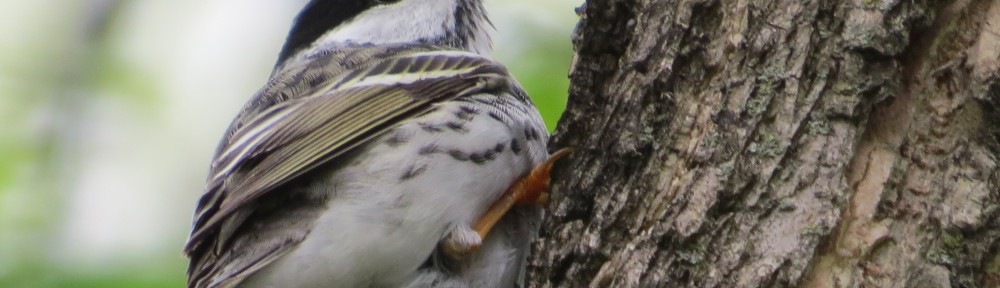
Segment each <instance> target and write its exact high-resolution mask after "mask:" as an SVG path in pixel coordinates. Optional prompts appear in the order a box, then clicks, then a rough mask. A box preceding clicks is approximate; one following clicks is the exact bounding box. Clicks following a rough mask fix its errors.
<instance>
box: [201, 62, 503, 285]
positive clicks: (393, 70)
mask: <svg viewBox="0 0 1000 288" xmlns="http://www.w3.org/2000/svg"><path fill="white" fill-rule="evenodd" d="M361 54H364V53H361ZM364 55H372V57H373V58H371V59H369V61H368V63H372V64H371V65H368V66H364V65H357V66H358V67H357V68H354V69H344V70H343V71H342V72H341V73H338V75H333V76H332V77H322V78H317V77H313V78H312V79H303V78H302V77H287V76H286V75H283V74H282V72H281V71H279V72H277V73H276V74H275V76H273V77H272V78H273V79H274V78H275V77H277V78H278V79H282V78H284V79H293V80H292V81H293V82H294V81H295V79H296V78H299V79H297V80H298V81H308V82H310V83H308V85H305V86H306V87H305V89H303V88H301V87H302V86H303V84H302V83H279V84H284V85H280V86H279V87H299V88H298V89H299V90H302V91H304V92H303V93H302V95H292V97H287V96H288V95H284V94H282V96H285V97H287V99H285V100H284V101H275V100H273V99H274V97H275V96H269V95H258V96H257V98H260V97H272V101H273V102H277V103H274V105H272V106H271V107H270V108H267V109H265V110H263V111H260V112H259V113H257V114H256V115H254V116H252V117H249V118H247V119H249V120H248V121H245V122H244V123H242V125H235V124H234V126H233V128H231V129H233V130H234V131H233V132H232V134H231V137H228V139H226V140H224V142H223V144H222V145H220V147H219V150H218V151H219V152H218V153H217V155H216V159H215V161H213V165H212V174H211V176H210V177H209V181H208V185H207V187H206V190H205V194H204V195H203V196H202V199H201V200H200V201H199V203H198V209H197V212H196V214H195V223H194V229H193V231H192V233H191V237H190V239H189V240H188V244H187V246H186V247H185V252H186V253H187V254H188V255H190V256H191V257H192V266H191V267H190V268H189V271H188V273H189V274H190V275H191V279H190V280H189V282H190V283H189V285H191V286H199V287H200V286H203V285H205V281H204V279H206V278H213V279H217V280H212V281H211V282H212V283H216V284H219V283H228V282H232V281H230V280H236V281H237V282H238V279H241V278H242V277H245V276H247V275H248V274H249V273H252V272H253V271H255V270H257V269H259V268H260V267H262V266H263V265H266V264H267V263H269V262H270V261H273V260H274V259H275V258H277V256H280V255H281V254H282V253H284V251H268V252H267V253H264V254H265V255H257V256H256V257H259V258H258V259H259V260H256V263H250V264H245V265H243V266H245V267H243V268H241V269H235V270H233V267H229V266H232V265H228V264H227V263H215V262H216V261H218V255H219V253H221V251H222V250H225V249H226V245H228V244H227V243H229V241H230V238H231V236H232V235H233V233H234V231H235V230H236V229H237V228H238V227H239V226H240V225H241V223H242V221H243V220H244V219H245V218H246V217H247V215H248V214H249V212H248V208H251V209H252V207H251V206H248V205H250V203H252V201H254V200H255V199H258V198H260V197H261V196H262V195H264V194H266V193H269V192H272V191H274V189H275V188H277V187H278V186H280V185H282V184H284V183H287V182H288V181H290V180H292V179H294V178H295V177H297V176H300V175H302V174H303V173H306V172H308V171H310V170H311V169H313V168H316V167H317V166H319V165H322V164H323V163H326V162H328V161H330V160H333V159H335V158H337V157H338V156H340V155H342V154H343V153H345V152H347V151H348V150H350V149H351V148H353V147H356V146H358V145H360V144H362V143H364V142H366V141H367V140H369V139H371V138H373V137H375V136H378V135H380V134H381V133H382V132H384V131H386V130H387V129H388V128H390V127H392V126H393V125H395V124H398V123H400V122H401V121H404V120H405V119H408V118H411V117H414V116H416V115H420V114H422V113H424V112H426V111H427V110H428V109H430V108H431V106H432V105H433V104H434V103H437V102H441V101H447V100H450V99H454V98H457V97H461V96H464V95H469V94H471V93H475V92H477V91H484V90H492V89H497V88H498V87H499V86H498V85H506V84H505V83H506V82H505V80H503V79H505V78H506V73H507V72H506V71H505V69H504V68H503V67H502V66H500V65H499V64H497V63H495V62H493V61H491V60H489V59H486V58H484V57H482V56H478V55H475V54H471V53H465V52H455V51H440V50H437V51H435V50H428V49H426V48H414V49H412V50H402V51H393V53H382V55H379V53H374V52H373V53H367V54H364ZM380 57H381V58H380ZM342 61H345V60H343V59H342ZM354 61H356V60H354ZM293 68H294V67H293ZM288 70H294V69H288ZM315 79H322V80H325V81H315ZM273 84H274V83H272V85H273ZM277 92H278V93H287V91H277ZM262 93H264V92H262ZM259 100H260V99H255V101H259ZM265 100H267V99H265ZM279 100H281V99H279ZM238 120H239V118H238ZM300 240H301V239H300ZM289 246H290V245H289ZM211 247H214V249H211ZM283 250H287V249H283ZM222 266H226V267H225V268H222ZM221 270H225V271H229V272H225V271H223V272H220V271H221ZM230 270H232V271H230ZM233 271H235V272H233ZM215 273H236V274H239V275H223V277H222V279H226V280H225V281H222V282H220V281H219V280H218V279H220V277H218V276H220V275H212V274H215ZM229 278H233V279H229ZM196 283H201V284H196ZM208 286H214V284H209V285H208ZM223 286H226V285H223Z"/></svg>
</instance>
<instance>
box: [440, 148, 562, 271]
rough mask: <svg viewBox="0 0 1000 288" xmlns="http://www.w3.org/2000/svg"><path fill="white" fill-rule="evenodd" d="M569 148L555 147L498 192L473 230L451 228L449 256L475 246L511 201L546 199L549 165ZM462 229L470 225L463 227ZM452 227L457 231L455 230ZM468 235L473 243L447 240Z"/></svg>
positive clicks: (513, 203) (498, 219) (508, 207)
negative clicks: (508, 186)
mask: <svg viewBox="0 0 1000 288" xmlns="http://www.w3.org/2000/svg"><path fill="white" fill-rule="evenodd" d="M570 152H572V149H569V148H563V149H559V151H556V153H552V155H550V156H549V158H547V159H545V161H542V163H539V164H538V166H535V168H533V169H531V173H528V175H525V176H524V177H521V178H518V179H517V180H516V181H514V184H513V185H511V186H510V188H508V189H507V191H506V192H504V193H503V195H502V196H500V199H498V200H497V201H496V202H493V205H491V206H490V208H489V209H488V210H486V213H483V216H481V217H479V220H476V223H475V224H474V225H473V226H472V227H471V229H474V230H468V231H460V230H454V229H453V230H452V232H451V233H450V235H449V236H448V237H447V238H445V241H444V249H445V253H446V254H448V255H449V256H451V257H453V258H460V257H462V256H464V255H466V254H468V253H471V252H473V251H475V250H476V249H478V248H479V245H480V244H482V239H486V235H487V234H489V233H490V229H493V225H496V224H497V221H500V218H501V217H503V215H505V214H507V211H509V210H510V208H511V207H514V205H525V204H545V203H548V201H549V192H548V191H549V175H550V172H551V171H552V165H553V164H555V162H556V160H559V158H562V157H563V156H566V154H569V153H570ZM465 229H470V228H469V227H465ZM456 231H460V232H459V233H457V234H456ZM466 232H471V233H474V234H475V236H477V237H471V235H464V234H465V233H466ZM472 238H476V239H477V240H478V242H475V245H467V244H466V243H469V242H462V241H452V240H451V239H472Z"/></svg>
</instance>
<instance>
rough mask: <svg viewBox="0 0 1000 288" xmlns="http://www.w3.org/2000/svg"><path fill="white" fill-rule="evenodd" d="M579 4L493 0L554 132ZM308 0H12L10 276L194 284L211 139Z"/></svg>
mask: <svg viewBox="0 0 1000 288" xmlns="http://www.w3.org/2000/svg"><path fill="white" fill-rule="evenodd" d="M582 1H583V0H544V1H539V0H492V1H487V9H488V10H489V12H490V13H491V18H492V19H493V22H494V24H495V26H496V28H497V33H495V34H494V46H495V48H496V53H495V57H496V58H498V59H500V60H501V61H502V62H504V63H506V64H507V65H508V66H509V68H510V69H511V70H512V71H513V73H514V75H515V76H517V78H518V79H519V80H520V81H521V83H522V84H523V86H525V88H526V89H527V90H528V92H529V94H530V95H531V96H532V97H533V98H534V99H535V101H536V103H537V104H538V106H539V108H540V109H541V110H542V114H543V116H544V117H545V120H546V122H547V124H548V125H549V128H550V130H551V129H552V128H553V127H554V126H555V123H556V120H558V117H559V115H560V114H561V113H562V110H563V107H564V106H565V97H566V88H567V85H568V81H567V79H566V74H567V70H568V67H569V63H570V59H571V57H572V51H571V45H570V40H569V39H570V38H569V37H570V33H571V31H572V28H573V25H575V23H576V20H577V17H576V15H575V14H574V12H573V9H574V7H576V6H578V5H580V4H582ZM305 2H306V1H305V0H135V1H126V0H75V1H72V0H33V1H2V2H0V123H2V124H0V287H181V286H183V283H184V279H185V278H184V277H185V276H184V273H185V267H186V265H187V261H186V258H184V256H183V255H182V253H181V246H182V245H183V244H184V242H185V240H186V238H187V233H188V229H189V223H190V220H191V214H192V211H193V209H194V203H195V200H196V199H197V197H198V196H199V194H200V193H201V189H202V187H203V185H204V183H203V181H204V179H205V174H206V173H207V170H208V164H209V160H210V157H211V154H212V152H213V149H214V148H215V145H216V143H217V141H218V139H219V137H221V135H222V132H223V131H224V130H225V128H226V127H227V125H228V124H229V121H230V120H231V119H232V117H233V116H234V115H235V114H236V112H237V111H238V109H239V108H240V107H241V106H242V105H243V102H244V101H246V100H247V99H248V98H249V97H250V96H251V95H252V94H253V93H254V92H255V91H256V90H257V89H258V88H259V87H260V86H261V85H262V84H263V83H264V81H265V80H266V79H267V76H268V74H269V73H270V71H271V67H272V65H273V64H274V63H273V62H274V60H275V58H276V56H277V54H278V51H279V50H280V48H281V45H282V41H283V39H284V36H285V32H287V29H288V26H289V24H290V22H291V21H292V18H293V17H294V16H295V14H296V13H297V12H298V9H300V8H301V7H302V6H303V5H304V4H305Z"/></svg>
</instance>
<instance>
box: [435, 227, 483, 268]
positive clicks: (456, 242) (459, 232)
mask: <svg viewBox="0 0 1000 288" xmlns="http://www.w3.org/2000/svg"><path fill="white" fill-rule="evenodd" d="M482 244H483V236H481V235H479V233H478V232H476V230H472V227H469V226H468V225H465V224H456V225H453V226H452V227H451V229H450V231H448V235H447V236H445V238H444V240H442V242H441V248H442V249H444V253H445V254H446V255H448V257H451V258H454V259H461V258H463V257H464V256H465V255H468V254H469V253H472V251H476V249H479V246H481V245H482Z"/></svg>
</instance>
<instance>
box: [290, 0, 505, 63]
mask: <svg viewBox="0 0 1000 288" xmlns="http://www.w3.org/2000/svg"><path fill="white" fill-rule="evenodd" d="M490 28H492V24H490V22H489V19H487V17H486V13H485V11H484V10H483V7H482V0H311V1H310V2H309V3H308V4H306V6H305V8H303V9H302V12H300V13H299V15H298V17H296V19H295V22H294V24H293V25H292V29H291V31H289V33H288V38H287V39H286V41H285V45H284V47H283V48H282V50H281V54H280V55H279V57H278V63H279V65H280V64H281V63H283V62H285V61H287V60H289V59H294V58H295V57H299V56H301V55H306V54H308V53H309V52H310V51H315V50H317V49H323V48H324V47H328V46H332V45H349V44H393V43H429V44H436V45H443V46H449V47H452V48H456V49H461V50H466V51H471V52H476V53H480V54H487V53H489V52H490V50H491V46H492V45H491V43H490V38H489V34H488V29H490Z"/></svg>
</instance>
